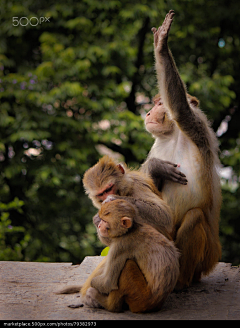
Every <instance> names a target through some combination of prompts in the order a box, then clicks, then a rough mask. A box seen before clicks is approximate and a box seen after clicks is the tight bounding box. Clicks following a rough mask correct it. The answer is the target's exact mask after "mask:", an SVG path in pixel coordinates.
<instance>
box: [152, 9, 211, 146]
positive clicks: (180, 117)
mask: <svg viewBox="0 0 240 328" xmlns="http://www.w3.org/2000/svg"><path fill="white" fill-rule="evenodd" d="M173 16H174V12H173V11H172V10H171V11H170V12H169V13H168V14H167V15H166V18H165V20H164V22H163V24H162V26H161V27H159V29H158V30H157V29H156V28H153V29H152V31H153V33H154V52H155V59H156V71H157V77H158V84H159V88H160V94H161V97H162V98H163V104H164V105H165V106H166V107H167V108H168V109H169V110H170V113H171V115H172V117H173V118H174V120H176V122H177V123H178V125H179V127H180V129H181V130H183V131H184V132H185V133H186V134H187V135H188V136H189V137H190V138H191V139H192V141H193V142H194V143H195V144H196V145H197V146H198V147H199V148H202V149H206V147H207V149H209V142H208V138H207V131H206V126H205V123H204V122H203V121H202V120H201V118H200V117H199V115H198V114H197V113H196V112H195V111H193V110H192V109H191V107H190V105H189V103H188V101H187V92H186V87H185V85H184V83H183V81H182V79H181V77H180V75H179V73H178V70H177V67H176V64H175V62H174V59H173V57H172V54H171V51H170V49H169V47H168V33H169V31H170V28H171V24H172V20H173Z"/></svg>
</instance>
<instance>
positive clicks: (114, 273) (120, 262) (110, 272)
mask: <svg viewBox="0 0 240 328" xmlns="http://www.w3.org/2000/svg"><path fill="white" fill-rule="evenodd" d="M114 246H115V245H113V246H112V247H110V250H109V253H108V255H107V261H106V266H105V268H104V271H103V273H102V274H101V275H99V276H97V277H94V278H93V279H92V281H91V286H92V287H94V288H96V289H97V290H98V291H99V293H101V294H109V293H110V292H111V291H112V290H117V289H118V280H119V277H120V274H121V272H122V270H123V268H124V265H125V263H126V260H127V258H126V252H125V251H124V250H123V249H124V248H125V245H123V243H122V245H121V246H120V245H117V246H118V247H114ZM122 246H123V247H122ZM117 249H118V250H119V251H118V250H117Z"/></svg>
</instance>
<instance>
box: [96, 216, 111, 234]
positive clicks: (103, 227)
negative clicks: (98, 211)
mask: <svg viewBox="0 0 240 328" xmlns="http://www.w3.org/2000/svg"><path fill="white" fill-rule="evenodd" d="M109 229H110V225H109V223H108V222H106V221H103V220H101V221H100V222H99V224H98V231H99V233H100V235H101V236H102V237H108V231H109Z"/></svg>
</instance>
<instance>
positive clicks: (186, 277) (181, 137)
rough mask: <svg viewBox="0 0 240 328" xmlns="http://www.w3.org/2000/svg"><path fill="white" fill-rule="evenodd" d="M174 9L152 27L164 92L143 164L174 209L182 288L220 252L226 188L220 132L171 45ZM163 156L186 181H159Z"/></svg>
mask: <svg viewBox="0 0 240 328" xmlns="http://www.w3.org/2000/svg"><path fill="white" fill-rule="evenodd" d="M174 14H175V13H174V11H173V10H170V11H169V13H168V14H167V15H166V18H165V20H164V22H163V24H162V26H160V27H159V28H158V29H156V28H155V27H153V28H152V32H153V35H154V53H155V66H156V72H157V79H158V85H159V94H158V95H157V96H156V97H155V98H154V99H153V100H154V107H153V108H152V109H151V110H150V111H149V112H148V113H147V115H146V118H145V127H146V129H147V131H148V132H149V133H151V134H152V136H153V137H154V138H155V142H154V144H153V146H152V148H151V150H150V153H149V155H148V157H147V160H146V161H145V163H144V164H143V165H142V168H141V170H142V171H143V172H145V173H148V174H150V176H152V177H153V179H154V181H155V183H156V186H157V187H158V188H159V190H161V193H162V198H163V200H165V201H166V202H167V204H168V205H169V206H170V208H171V209H172V211H173V220H174V223H173V225H174V228H173V232H172V236H173V240H174V241H175V245H176V247H177V248H178V249H179V250H180V252H181V256H180V275H179V279H178V283H177V285H176V289H182V288H184V287H187V286H189V285H190V283H191V282H192V281H200V279H201V276H202V275H207V274H208V273H209V272H210V271H211V270H212V269H213V268H214V266H215V265H216V263H217V261H219V259H220V257H221V245H220V241H219V217H220V207H221V188H220V179H219V175H218V172H217V168H218V166H219V165H220V161H219V158H218V152H219V149H218V142H217V138H216V136H215V134H214V131H213V130H212V128H211V127H210V123H209V122H208V120H207V117H206V115H205V114H204V113H203V112H202V111H201V109H200V108H199V101H198V99H197V98H196V97H193V96H190V95H189V94H187V91H186V86H185V85H184V83H183V81H182V80H181V77H180V75H179V73H178V70H177V67H176V64H175V62H174V59H173V57H172V54H171V52H170V49H169V47H168V34H169V31H170V28H171V24H172V21H173V16H174ZM164 161H171V162H173V163H177V162H179V163H181V171H182V172H183V173H184V174H185V175H186V176H187V178H188V183H187V185H182V184H173V182H172V181H169V180H164V183H162V180H161V179H160V182H158V179H159V177H160V178H161V172H162V165H163V164H164ZM159 165H160V166H159ZM159 167H160V168H159ZM158 168H159V169H160V173H159V172H158Z"/></svg>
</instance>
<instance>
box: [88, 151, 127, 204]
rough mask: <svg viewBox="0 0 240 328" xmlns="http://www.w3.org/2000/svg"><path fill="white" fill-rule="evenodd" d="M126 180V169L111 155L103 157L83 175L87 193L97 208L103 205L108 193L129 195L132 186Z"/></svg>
mask: <svg viewBox="0 0 240 328" xmlns="http://www.w3.org/2000/svg"><path fill="white" fill-rule="evenodd" d="M126 182H127V174H126V169H125V168H124V166H123V165H122V164H116V163H115V162H114V160H113V159H112V158H110V157H109V156H104V157H102V158H101V159H100V160H99V162H98V163H97V164H96V165H94V166H93V167H91V168H90V169H89V170H87V171H86V172H85V174H84V177H83V185H84V188H85V191H86V194H88V196H89V198H90V199H91V200H92V202H93V205H94V206H95V207H97V208H100V207H101V203H102V202H103V201H104V200H105V199H106V198H107V196H108V195H119V196H125V195H127V194H128V192H129V191H130V188H132V186H131V184H129V183H126Z"/></svg>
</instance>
